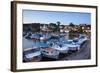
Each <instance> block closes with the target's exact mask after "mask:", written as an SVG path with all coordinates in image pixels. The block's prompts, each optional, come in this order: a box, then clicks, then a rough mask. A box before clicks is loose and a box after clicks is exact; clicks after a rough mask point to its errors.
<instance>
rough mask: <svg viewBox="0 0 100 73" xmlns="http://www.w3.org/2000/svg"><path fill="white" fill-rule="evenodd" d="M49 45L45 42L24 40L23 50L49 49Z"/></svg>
mask: <svg viewBox="0 0 100 73" xmlns="http://www.w3.org/2000/svg"><path fill="white" fill-rule="evenodd" d="M47 46H48V44H47V43H46V42H43V41H33V40H32V39H25V38H23V49H27V48H32V47H47Z"/></svg>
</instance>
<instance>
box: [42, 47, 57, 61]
mask: <svg viewBox="0 0 100 73" xmlns="http://www.w3.org/2000/svg"><path fill="white" fill-rule="evenodd" d="M41 53H42V55H43V56H44V57H48V58H52V59H58V58H59V51H57V50H55V49H53V48H50V47H47V48H42V49H41Z"/></svg>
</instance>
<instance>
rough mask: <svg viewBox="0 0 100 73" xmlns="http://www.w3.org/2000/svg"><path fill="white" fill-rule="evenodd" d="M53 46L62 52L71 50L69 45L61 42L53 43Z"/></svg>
mask: <svg viewBox="0 0 100 73" xmlns="http://www.w3.org/2000/svg"><path fill="white" fill-rule="evenodd" d="M51 47H52V48H53V49H56V50H58V51H59V52H60V53H68V51H69V48H68V47H67V45H65V44H61V43H60V44H59V43H56V44H53V45H52V46H51Z"/></svg>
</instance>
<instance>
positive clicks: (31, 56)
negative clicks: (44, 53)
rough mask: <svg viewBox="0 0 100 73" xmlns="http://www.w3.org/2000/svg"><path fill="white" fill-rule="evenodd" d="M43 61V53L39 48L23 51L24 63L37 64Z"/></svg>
mask: <svg viewBox="0 0 100 73" xmlns="http://www.w3.org/2000/svg"><path fill="white" fill-rule="evenodd" d="M40 60H41V51H40V49H39V48H28V49H26V50H24V51H23V61H24V62H35V61H40Z"/></svg>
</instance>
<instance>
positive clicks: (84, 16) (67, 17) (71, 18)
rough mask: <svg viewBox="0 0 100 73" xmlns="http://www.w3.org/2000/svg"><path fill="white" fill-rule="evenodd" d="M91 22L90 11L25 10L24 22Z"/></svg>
mask: <svg viewBox="0 0 100 73" xmlns="http://www.w3.org/2000/svg"><path fill="white" fill-rule="evenodd" d="M57 21H60V22H61V24H63V25H64V24H65V25H68V24H69V23H71V22H72V23H74V24H77V25H78V24H81V23H86V24H91V14H90V13H79V12H56V11H55V12H54V11H35V10H23V23H56V22H57Z"/></svg>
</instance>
